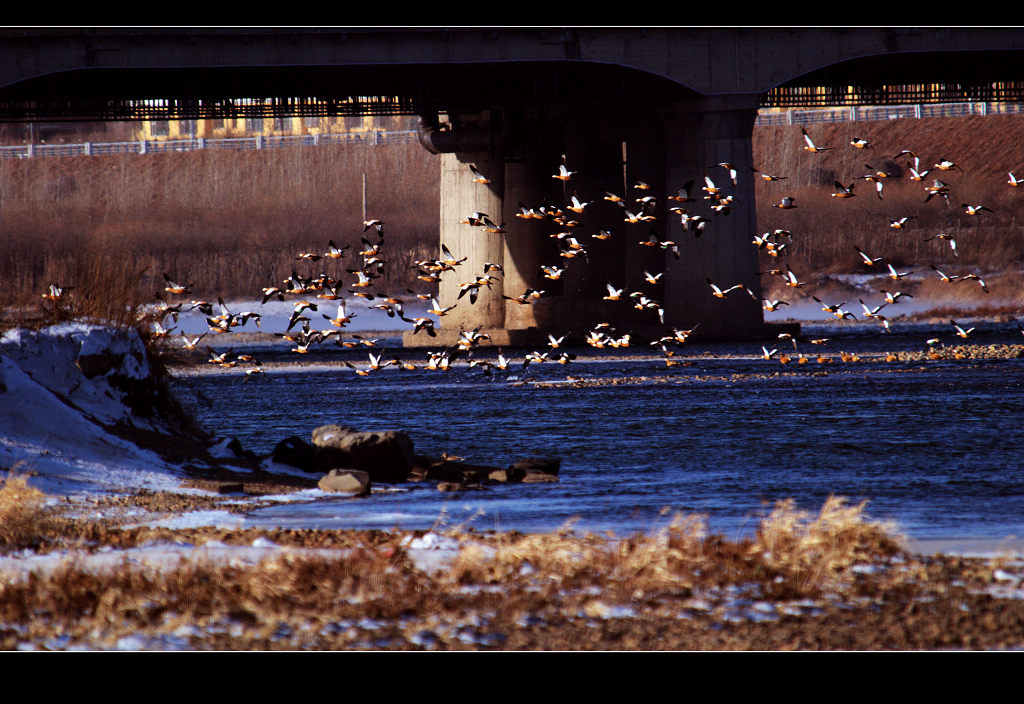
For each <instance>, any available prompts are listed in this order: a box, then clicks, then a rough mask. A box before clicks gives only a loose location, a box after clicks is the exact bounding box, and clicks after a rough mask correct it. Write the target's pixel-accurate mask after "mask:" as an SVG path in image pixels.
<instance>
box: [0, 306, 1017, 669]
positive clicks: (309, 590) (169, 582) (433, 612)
mask: <svg viewBox="0 0 1024 704" xmlns="http://www.w3.org/2000/svg"><path fill="white" fill-rule="evenodd" d="M0 343H2V345H0V346H2V347H3V349H2V350H0V354H2V355H4V356H3V357H2V358H0V394H2V397H3V400H4V402H5V403H4V409H5V412H4V415H3V419H4V433H3V438H2V442H0V460H2V466H3V467H4V468H5V469H6V470H7V474H8V479H7V481H6V484H5V485H4V486H3V488H2V489H0V648H5V649H10V650H42V649H52V650H75V649H86V650H207V649H208V650H321V649H322V650H660V649H666V650H850V649H853V650H943V649H971V650H974V649H979V650H998V649H1018V648H1020V647H1024V588H1022V584H1024V560H1022V559H1021V557H1020V554H1019V553H1015V552H1012V551H1010V550H1009V549H1007V550H1004V549H1003V548H1004V547H1007V548H1009V547H1013V546H1012V544H1008V545H1004V546H996V550H994V551H993V552H990V553H987V554H985V555H979V554H977V553H972V554H969V555H963V554H956V553H952V552H949V553H947V552H943V553H939V554H936V550H938V549H940V548H939V547H937V546H935V545H934V544H927V543H925V544H912V543H909V542H908V541H906V540H905V539H904V538H903V537H901V536H900V535H899V534H898V533H897V532H896V529H895V528H893V527H892V526H890V525H888V524H886V523H882V522H879V521H876V520H873V519H871V518H870V517H868V516H867V515H866V514H865V512H864V508H865V507H864V505H863V504H856V505H852V504H850V503H847V502H844V501H842V500H841V499H830V500H829V501H827V502H826V503H825V504H824V505H823V506H821V507H820V509H819V507H812V509H813V512H812V513H805V512H803V511H801V510H800V509H799V508H798V507H796V506H795V505H794V504H792V503H791V502H782V503H779V504H776V505H775V508H774V510H769V511H768V512H767V513H765V515H763V516H762V517H761V518H760V520H759V521H758V522H757V523H756V527H755V528H754V529H753V531H752V532H750V533H749V534H744V537H739V536H732V537H724V536H722V535H718V534H715V533H713V532H712V531H711V530H710V528H709V525H708V523H707V519H706V517H702V516H700V515H693V514H686V513H678V514H676V513H669V512H666V513H665V514H664V515H662V516H660V517H659V518H657V519H655V520H653V521H652V522H651V524H650V525H649V526H648V527H647V529H646V530H644V531H643V532H640V533H636V534H608V533H589V532H585V531H582V530H577V527H576V526H574V525H573V524H571V523H570V524H568V525H566V526H564V527H563V529H562V530H553V531H550V532H533V533H522V532H518V531H497V530H494V531H491V530H481V529H479V528H478V527H475V526H473V525H472V523H471V522H470V523H469V524H466V525H453V524H452V521H453V519H452V518H450V517H449V516H447V515H445V514H444V513H441V514H439V515H438V516H437V521H436V524H435V525H434V526H433V527H432V528H430V529H421V530H402V529H393V530H360V529H339V530H328V529H309V528H299V529H288V528H282V527H262V528H254V527H247V526H246V519H247V518H248V517H250V516H251V515H253V514H254V513H255V512H257V511H259V510H260V509H262V508H266V507H270V506H281V505H284V504H288V503H292V502H316V501H318V500H320V499H322V498H325V493H324V492H321V491H320V490H319V489H316V488H315V487H314V481H315V478H314V477H313V476H312V475H308V474H303V473H301V472H299V471H290V470H288V469H287V468H286V467H284V466H282V465H274V464H268V463H266V462H265V461H264V460H261V459H259V458H249V459H246V458H243V457H238V456H237V455H235V454H234V453H232V452H231V451H230V450H229V445H230V443H228V442H226V441H225V440H222V441H219V442H216V443H213V444H209V443H204V442H202V441H201V439H200V438H198V437H192V436H186V435H183V434H181V432H180V431H181V428H180V427H176V426H174V425H173V424H172V423H171V421H172V416H170V415H169V414H167V413H156V412H155V411H156V410H158V409H159V406H158V405H157V404H142V405H139V400H140V397H139V396H138V394H137V392H138V390H139V389H140V388H142V387H144V386H148V385H147V384H145V383H143V382H145V380H146V379H147V378H148V374H147V372H146V370H145V369H146V368H145V366H144V365H143V364H142V360H143V354H142V351H141V350H140V349H139V348H138V347H137V346H135V343H134V342H133V341H132V339H131V337H130V336H128V337H127V338H126V337H124V335H123V334H122V333H118V334H114V333H111V332H109V331H107V330H105V329H103V328H98V327H94V326H85V325H78V324H74V325H66V326H58V327H56V328H54V329H49V330H45V331H39V332H37V333H28V332H12V333H9V334H8V335H6V336H5V337H4V338H3V340H0ZM978 348H979V349H987V347H985V346H978ZM996 352H998V353H999V354H1000V355H1004V354H1005V355H1006V356H1000V358H1001V359H1002V358H1007V357H1009V356H1011V355H1009V354H1008V353H1007V351H1006V350H1002V348H999V349H997V350H996ZM931 361H932V360H926V361H922V362H921V363H920V365H918V364H916V363H915V365H914V367H915V368H916V367H917V366H921V365H923V366H927V365H928V364H930V363H931ZM872 363H873V364H874V366H875V367H876V368H877V369H879V370H881V369H886V370H888V369H890V367H888V366H886V367H881V366H879V365H880V364H882V363H881V362H880V361H879V360H878V359H877V358H875V359H872V362H871V363H868V364H857V363H850V366H849V367H848V368H850V369H855V368H857V369H864V370H867V369H868V368H869V365H870V364H872ZM935 363H937V364H945V365H952V364H960V363H961V362H959V361H957V360H956V359H955V358H946V359H943V360H941V361H936V362H935ZM970 363H971V362H963V364H970ZM837 364H838V362H837ZM764 365H765V373H766V374H770V373H772V372H773V371H775V370H780V369H785V367H780V366H779V362H778V361H777V360H764ZM211 366H212V365H207V364H205V363H201V364H200V368H206V367H211ZM531 368H532V367H531ZM891 369H892V370H893V371H894V372H898V371H899V370H900V369H904V367H903V366H902V365H899V364H896V365H894V366H893V367H891ZM907 370H908V371H909V370H910V369H909V367H908V368H907ZM271 371H274V370H271ZM570 373H571V370H570ZM396 374H397V372H396ZM620 381H623V383H627V384H628V383H630V380H628V379H621V380H620ZM692 381H693V383H699V379H696V378H694V379H693V380H692ZM240 383H241V382H240ZM370 383H372V381H371V382H370ZM644 383H646V382H644ZM712 383H713V382H712ZM246 388H251V385H249V386H247V387H246ZM129 392H133V393H134V395H128V394H129ZM130 404H132V405H134V408H135V412H129V410H130V408H131V405H130ZM147 408H149V409H150V414H149V416H148V417H147V416H140V415H139V413H142V412H144V411H146V409H147ZM115 431H116V432H115ZM172 431H173V432H172ZM211 440H212V439H211ZM12 476H13V478H11V477H12ZM375 490H376V492H377V493H378V496H377V497H374V496H373V495H371V496H370V497H367V498H360V499H355V498H354V499H348V500H345V499H342V500H340V501H341V502H346V501H352V502H356V505H362V506H365V505H366V503H362V504H360V503H359V502H374V500H375V498H378V499H387V498H388V497H387V496H382V495H380V494H381V493H387V492H394V491H402V490H403V487H399V486H387V485H382V486H379V487H376V488H375ZM429 493H433V494H436V493H437V492H436V491H435V492H429ZM331 501H333V502H334V503H333V504H332V505H334V506H336V507H337V508H340V504H339V503H338V501H339V500H338V499H337V497H334V498H333V499H331ZM752 520H754V519H752ZM962 547H963V546H962ZM941 549H946V548H945V547H943V548H941ZM976 549H977V546H972V547H971V550H972V551H974V550H976Z"/></svg>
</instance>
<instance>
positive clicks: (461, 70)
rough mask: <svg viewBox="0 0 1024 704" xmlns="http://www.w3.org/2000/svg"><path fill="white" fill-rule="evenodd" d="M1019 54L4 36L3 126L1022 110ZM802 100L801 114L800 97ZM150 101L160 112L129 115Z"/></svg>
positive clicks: (702, 44) (917, 43)
mask: <svg viewBox="0 0 1024 704" xmlns="http://www.w3.org/2000/svg"><path fill="white" fill-rule="evenodd" d="M1022 49H1024V30H1022V29H1020V28H966V29H962V28H938V29H935V28H924V29H920V28H686V27H680V28H646V29H645V28H636V29H615V28H519V29H488V28H478V29H462V28H460V29H444V28H423V29H418V28H410V29H400V30H394V29H373V28H354V29H346V28H329V29H287V28H280V29H278V28H271V29H260V28H238V29H233V28H227V29H218V28H201V29H190V28H183V29H175V28H156V29H130V28H125V29H122V28H108V29H73V28H72V29H47V28H31V29H21V30H19V29H16V28H10V29H5V30H0V58H2V59H3V60H0V120H55V119H127V118H131V117H136V116H140V115H141V116H142V117H154V116H160V117H163V118H165V119H174V118H186V119H192V118H196V117H207V116H220V117H223V116H225V115H228V114H231V115H236V116H252V115H253V114H254V113H257V112H258V113H259V114H261V115H285V114H288V115H302V114H356V112H357V111H362V112H363V114H366V113H369V114H374V113H378V114H379V113H381V112H391V113H423V112H429V111H431V110H442V111H443V110H453V111H460V110H462V111H470V112H472V111H475V110H479V109H485V108H488V107H493V106H495V105H502V104H509V103H519V104H522V105H531V106H536V107H541V108H543V107H544V106H547V105H550V104H552V103H553V102H559V101H565V102H569V103H578V102H581V101H585V102H598V103H601V102H604V103H613V102H616V103H620V102H622V101H631V100H646V99H648V98H653V99H654V100H656V101H661V100H662V99H666V98H667V99H675V98H678V97H679V96H686V95H690V96H696V95H703V96H718V95H757V96H761V95H768V94H769V91H773V93H772V95H773V96H775V97H774V98H771V96H769V97H770V99H773V100H775V101H776V102H775V103H770V104H784V103H785V96H786V95H787V90H789V88H790V87H795V88H802V87H807V86H824V87H831V88H832V90H831V91H823V92H822V93H820V94H818V95H819V96H820V97H819V99H822V100H829V99H832V100H839V99H842V100H843V101H844V102H851V101H862V100H863V99H865V98H867V99H870V100H872V101H875V102H883V101H884V100H885V99H886V95H887V94H886V92H885V90H883V89H882V87H883V86H893V85H900V86H905V85H914V84H941V85H944V86H947V87H952V88H950V89H949V90H947V91H946V92H945V93H943V94H942V97H941V98H937V99H943V100H950V99H956V97H957V96H958V95H959V96H962V99H965V100H972V99H973V100H979V99H985V97H984V94H985V93H986V91H988V92H990V93H992V94H994V95H997V96H998V99H1021V98H1024V90H1022V89H1020V88H1018V84H1019V83H1021V82H1020V81H1018V75H1019V71H1018V69H1017V68H1016V65H1017V57H1019V55H1020V52H1021V51H1022ZM943 57H944V58H943ZM992 84H1001V85H1002V87H1001V88H998V89H994V88H993V87H992ZM849 86H855V87H860V88H862V90H861V91H852V92H851V91H849V90H846V89H847V88H848V87H849ZM896 92H897V93H899V92H900V91H896ZM793 93H794V94H797V95H801V96H803V97H802V98H801V100H803V101H804V102H802V103H800V104H807V102H806V101H807V100H808V98H807V97H806V96H807V95H808V93H807V91H800V90H796V91H794V92H793ZM360 96H379V97H387V98H389V99H388V100H381V99H376V100H362V101H360V100H358V98H359V97H360ZM858 96H862V97H858ZM925 97H927V95H925ZM238 98H251V99H253V100H251V101H249V102H248V103H247V104H246V105H244V106H240V105H238V103H237V102H235V103H232V102H231V100H232V99H238ZM274 98H276V99H277V100H276V101H275V100H266V99H274ZM353 99H355V100H353ZM142 100H147V101H151V102H152V101H163V104H160V105H155V106H154V105H152V104H151V105H150V108H151V109H150V110H149V111H148V112H147V111H142V112H141V113H140V112H138V111H135V112H133V110H132V106H131V105H130V103H131V102H132V101H142ZM260 101H262V104H261V103H260ZM136 107H137V106H136ZM156 108H160V109H161V110H162V112H161V110H157V109H156Z"/></svg>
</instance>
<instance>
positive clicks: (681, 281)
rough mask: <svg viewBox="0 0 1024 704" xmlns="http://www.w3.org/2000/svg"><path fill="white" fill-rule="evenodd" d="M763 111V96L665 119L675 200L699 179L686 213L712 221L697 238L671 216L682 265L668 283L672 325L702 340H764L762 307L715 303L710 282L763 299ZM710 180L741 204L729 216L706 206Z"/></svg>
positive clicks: (737, 296) (676, 109) (713, 103)
mask: <svg viewBox="0 0 1024 704" xmlns="http://www.w3.org/2000/svg"><path fill="white" fill-rule="evenodd" d="M757 105H758V99H757V97H756V96H750V97H729V98H704V99H700V100H690V101H680V102H679V103H677V104H674V105H672V106H671V107H670V108H669V109H667V110H665V111H664V112H663V113H662V119H663V120H664V126H665V128H664V129H665V137H666V145H665V146H666V148H665V162H666V164H665V167H666V172H667V174H668V180H669V188H668V192H669V194H672V193H674V192H675V190H676V189H678V188H679V187H680V186H681V185H682V184H683V183H685V182H686V181H688V180H690V179H695V181H694V187H693V190H694V193H691V197H694V198H696V199H697V202H695V203H689V204H683V207H686V208H687V209H688V210H690V211H691V212H693V213H701V214H704V215H705V216H706V217H708V218H710V219H711V221H712V222H710V223H709V224H708V226H707V229H706V230H705V232H704V233H703V234H702V235H700V236H699V237H698V236H696V233H695V232H694V231H690V232H686V231H684V229H683V226H682V223H681V220H680V218H679V217H676V216H674V215H673V214H672V213H669V215H670V216H672V217H670V218H669V225H670V226H669V228H668V236H669V237H670V238H671V239H673V240H675V241H676V242H678V243H679V253H680V258H679V260H678V261H674V262H670V263H669V267H668V271H667V273H666V275H665V279H666V283H665V286H666V295H667V298H668V299H669V300H670V301H671V302H672V305H671V306H669V307H668V309H667V310H666V323H669V324H671V325H677V326H680V327H692V326H693V324H695V323H697V322H699V323H700V324H701V332H702V333H703V334H711V335H714V336H716V337H742V336H752V335H758V334H765V329H764V327H765V326H764V314H763V312H762V308H761V301H760V300H755V299H754V298H753V297H751V296H750V295H746V294H744V293H743V292H742V291H736V292H734V293H732V294H730V295H729V296H728V298H725V299H719V298H716V297H715V296H714V295H713V293H712V289H711V287H710V286H709V285H708V283H707V281H706V279H708V278H710V279H711V280H712V281H713V282H714V283H715V284H717V285H718V286H719V287H721V288H723V289H726V288H729V287H731V286H733V285H735V284H743V285H744V286H746V287H747V290H749V291H752V292H753V293H754V294H755V295H756V296H758V298H760V296H761V281H760V277H759V276H758V275H757V272H758V270H759V269H758V256H757V249H756V248H755V247H754V246H753V245H752V242H751V240H752V239H753V235H754V234H755V233H756V228H757V210H756V206H755V202H754V179H755V178H756V176H755V174H754V173H753V172H751V170H750V169H751V167H752V166H753V146H752V140H751V135H752V133H753V129H754V120H755V119H756V118H757ZM723 162H724V163H728V164H731V165H732V167H733V168H734V169H735V170H736V173H737V183H736V185H733V184H732V182H731V181H730V179H729V173H728V170H727V169H725V168H724V167H721V166H718V165H717V164H719V163H723ZM705 173H706V174H708V175H709V176H710V177H711V179H712V181H714V183H715V185H716V186H718V187H720V188H722V189H723V192H724V193H727V194H732V195H733V196H735V201H734V203H733V204H732V206H731V207H730V211H729V213H728V214H727V215H726V214H717V213H714V212H713V211H711V210H710V209H709V206H708V204H711V203H713V201H707V200H704V199H703V197H704V195H706V194H705V193H704V192H703V191H701V190H700V189H701V188H702V187H703V186H704V185H705V184H704V178H703V175H704V174H705ZM691 206H692V207H691Z"/></svg>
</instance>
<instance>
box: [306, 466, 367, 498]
mask: <svg viewBox="0 0 1024 704" xmlns="http://www.w3.org/2000/svg"><path fill="white" fill-rule="evenodd" d="M317 486H318V487H319V488H320V490H321V491H332V492H337V493H341V494H353V495H357V496H359V495H363V494H369V493H370V475H369V474H368V473H367V472H364V471H362V470H359V469H332V470H331V471H330V472H328V473H327V474H325V475H324V476H323V477H321V479H320V481H319V482H317Z"/></svg>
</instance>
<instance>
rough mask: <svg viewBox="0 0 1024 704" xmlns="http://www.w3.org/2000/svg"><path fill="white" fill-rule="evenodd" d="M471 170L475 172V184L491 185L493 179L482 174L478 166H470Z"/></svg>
mask: <svg viewBox="0 0 1024 704" xmlns="http://www.w3.org/2000/svg"><path fill="white" fill-rule="evenodd" d="M469 170H470V171H471V172H473V183H490V182H491V179H489V178H487V177H486V176H484V175H483V174H482V173H480V169H478V168H477V167H476V164H470V165H469Z"/></svg>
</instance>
